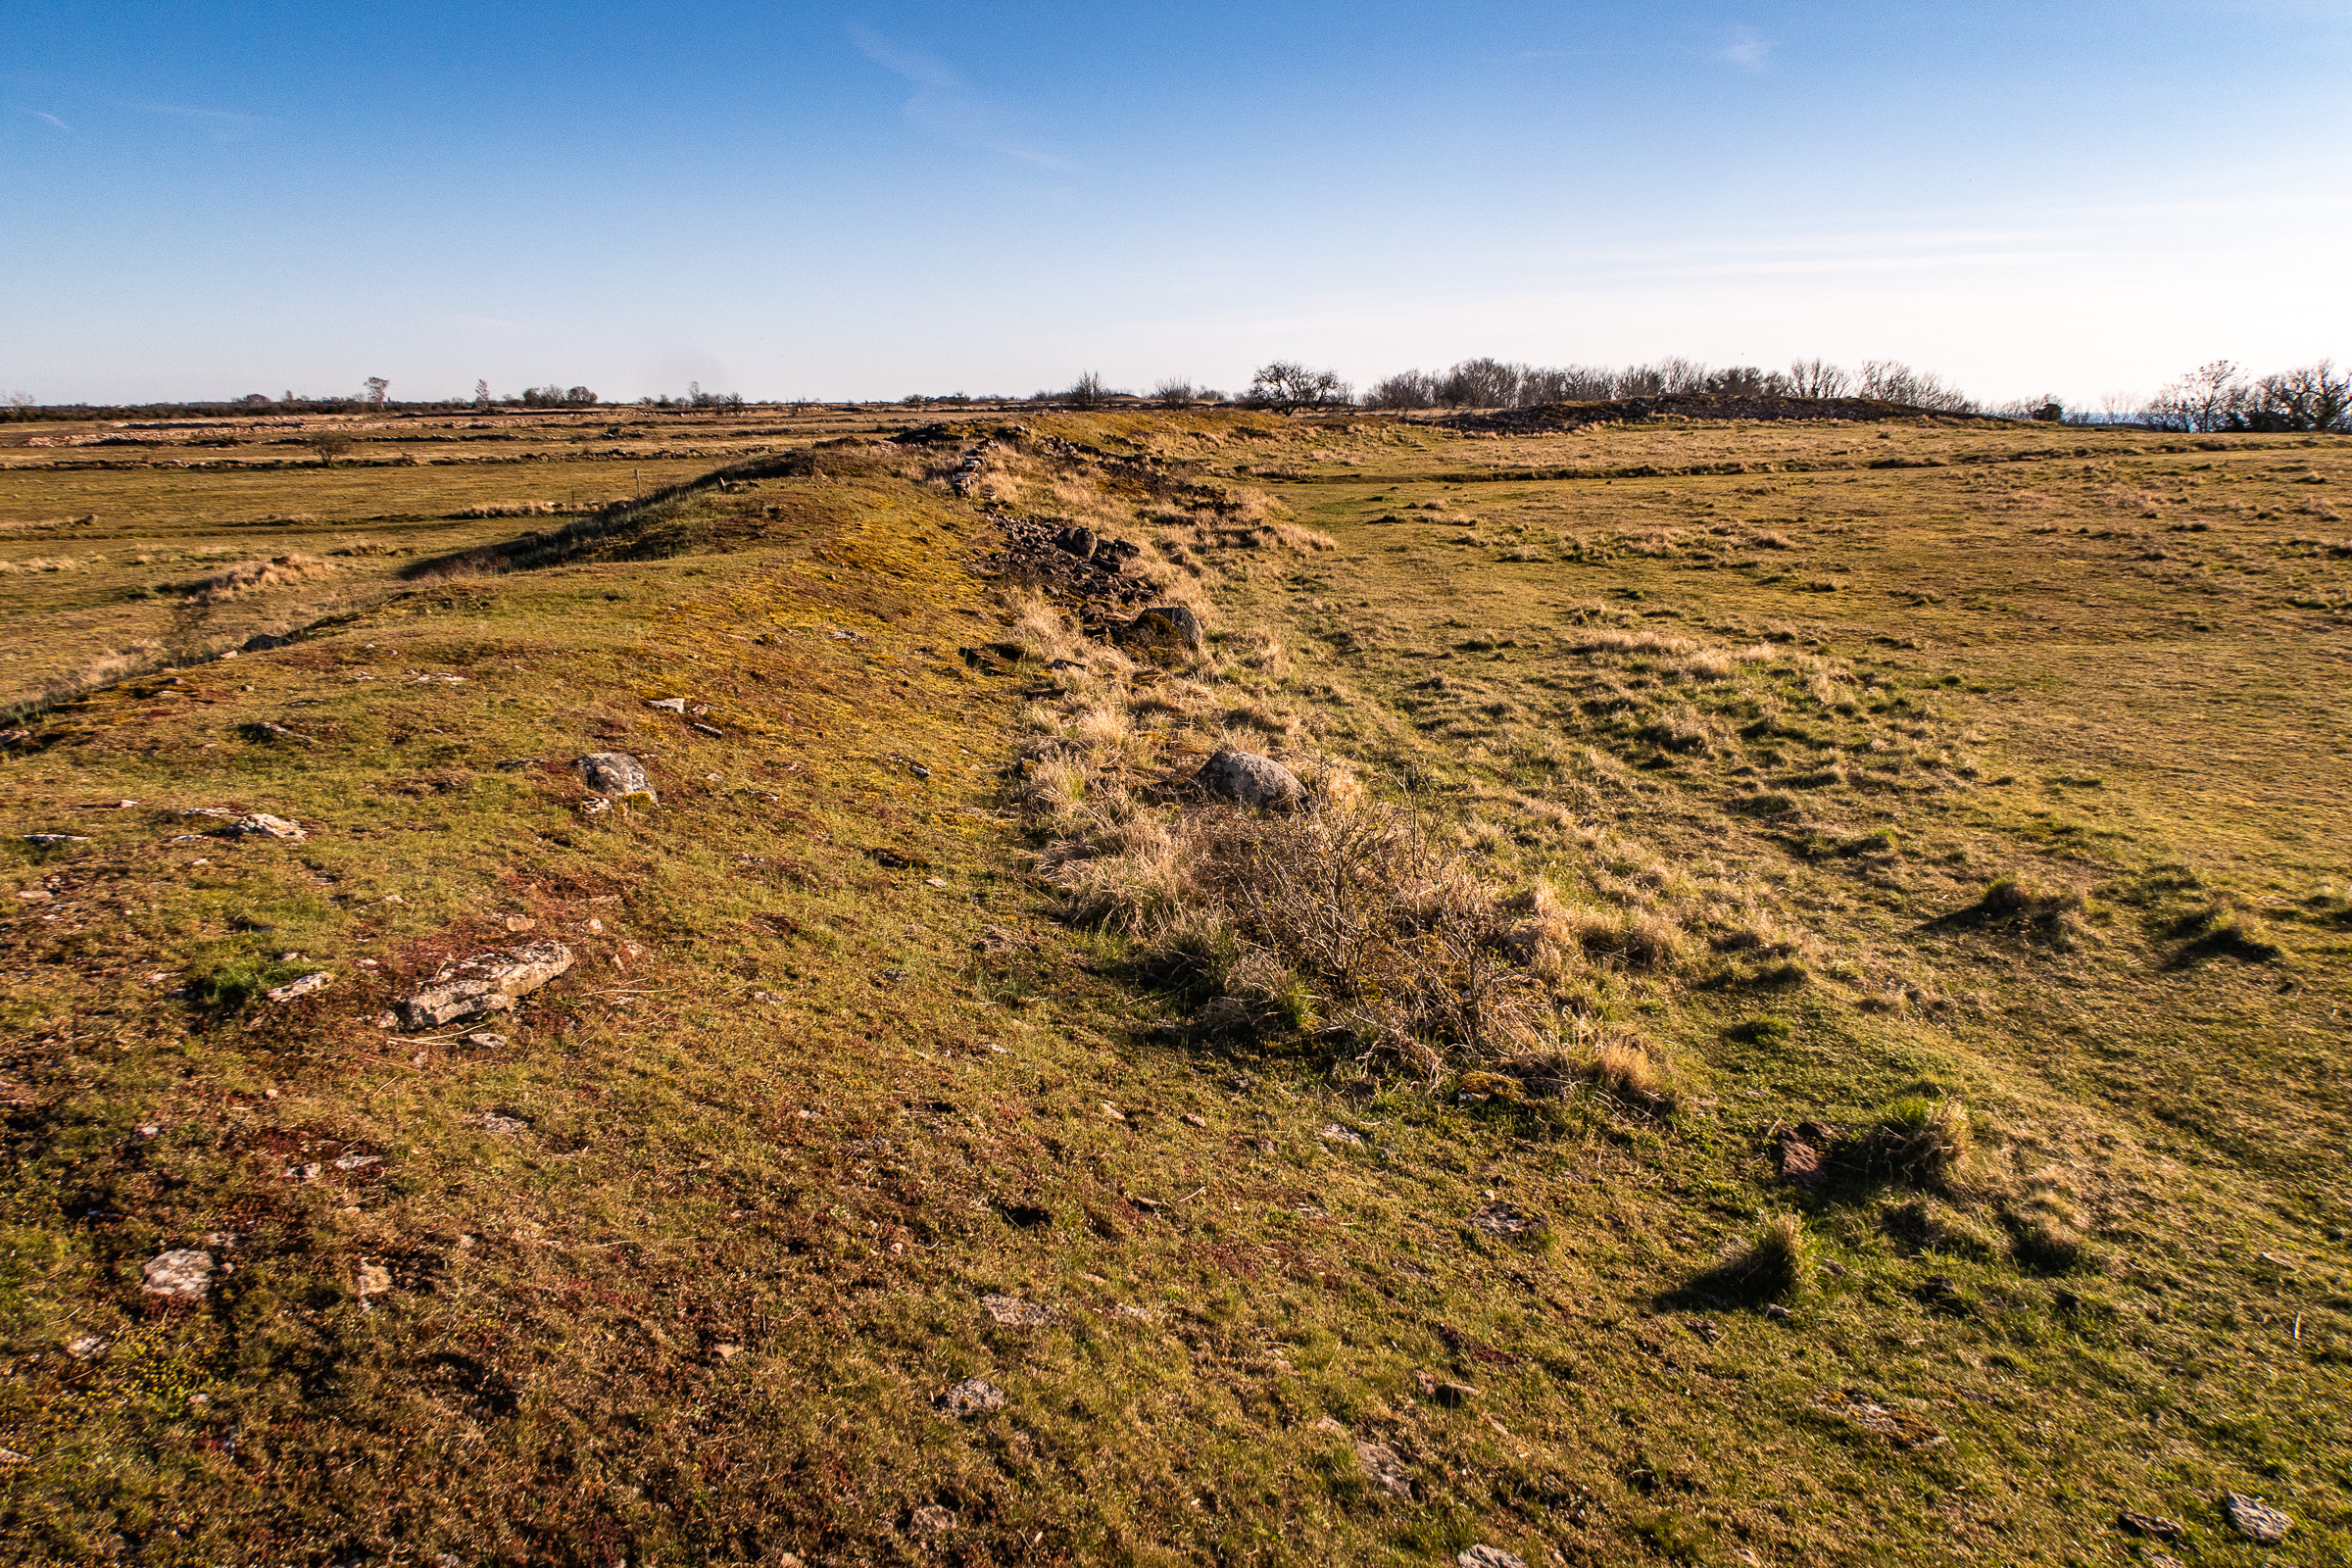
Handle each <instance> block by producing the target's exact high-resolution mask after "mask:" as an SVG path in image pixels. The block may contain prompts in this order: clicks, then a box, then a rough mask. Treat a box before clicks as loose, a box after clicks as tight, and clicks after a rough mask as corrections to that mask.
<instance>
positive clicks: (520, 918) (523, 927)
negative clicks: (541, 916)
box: [498, 914, 539, 932]
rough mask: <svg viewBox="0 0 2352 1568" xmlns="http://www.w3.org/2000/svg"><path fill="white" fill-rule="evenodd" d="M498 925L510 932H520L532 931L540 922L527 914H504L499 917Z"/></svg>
mask: <svg viewBox="0 0 2352 1568" xmlns="http://www.w3.org/2000/svg"><path fill="white" fill-rule="evenodd" d="M498 923H499V924H500V925H503V926H505V927H506V928H507V929H508V930H510V931H516V932H520V931H528V930H530V929H531V927H533V926H535V925H537V924H538V923H539V922H538V921H536V920H534V919H532V918H531V917H530V916H529V915H527V914H502V915H500V916H499V917H498Z"/></svg>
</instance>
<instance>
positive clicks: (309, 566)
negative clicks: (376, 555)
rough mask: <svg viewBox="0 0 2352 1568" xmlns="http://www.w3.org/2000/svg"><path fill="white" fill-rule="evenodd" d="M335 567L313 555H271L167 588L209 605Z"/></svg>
mask: <svg viewBox="0 0 2352 1568" xmlns="http://www.w3.org/2000/svg"><path fill="white" fill-rule="evenodd" d="M335 569H336V567H335V565H334V564H333V563H332V562H329V561H322V560H320V559H319V557H317V556H305V555H291V556H272V557H270V559H269V560H268V561H240V562H238V563H237V564H235V565H233V566H223V567H222V568H221V570H219V571H215V572H208V573H207V574H205V575H204V576H202V577H197V578H193V579H191V580H189V581H187V582H181V583H172V584H171V585H170V586H169V590H168V591H170V592H172V593H175V594H178V595H179V596H180V597H181V598H183V599H188V600H193V601H194V602H196V603H198V604H206V605H213V604H219V603H221V601H222V600H227V599H234V598H236V597H238V596H239V595H241V594H249V593H257V592H259V591H261V590H263V589H267V588H279V587H284V586H286V585H288V584H291V583H298V582H304V581H307V580H309V579H310V578H313V577H323V576H325V575H327V574H328V573H329V572H332V571H334V570H335Z"/></svg>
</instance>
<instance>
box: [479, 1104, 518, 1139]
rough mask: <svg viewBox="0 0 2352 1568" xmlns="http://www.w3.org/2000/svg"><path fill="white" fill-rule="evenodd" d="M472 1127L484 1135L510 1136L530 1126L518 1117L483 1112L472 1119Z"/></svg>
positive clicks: (497, 1112)
mask: <svg viewBox="0 0 2352 1568" xmlns="http://www.w3.org/2000/svg"><path fill="white" fill-rule="evenodd" d="M474 1125H475V1126H477V1127H479V1128H481V1130H482V1131H484V1132H486V1133H498V1134H501V1135H512V1134H515V1133H518V1132H522V1131H525V1130H526V1129H528V1128H529V1126H530V1125H531V1124H530V1123H529V1122H527V1121H524V1120H523V1119H522V1118H521V1117H520V1116H509V1115H506V1114H505V1113H503V1112H501V1111H495V1110H485V1111H483V1112H482V1113H481V1115H480V1116H478V1117H476V1118H475V1119H474Z"/></svg>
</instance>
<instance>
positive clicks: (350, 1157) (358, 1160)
mask: <svg viewBox="0 0 2352 1568" xmlns="http://www.w3.org/2000/svg"><path fill="white" fill-rule="evenodd" d="M383 1162H384V1156H383V1155H381V1154H345V1155H344V1156H343V1157H342V1158H341V1159H338V1160H336V1161H335V1169H337V1170H366V1169H367V1168H368V1166H370V1165H381V1164H382V1163H383Z"/></svg>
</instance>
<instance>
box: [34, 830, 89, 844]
mask: <svg viewBox="0 0 2352 1568" xmlns="http://www.w3.org/2000/svg"><path fill="white" fill-rule="evenodd" d="M89 842H90V841H89V840H88V839H87V838H85V837H83V836H82V835H81V834H79V833H27V834H25V843H27V844H87V843H89Z"/></svg>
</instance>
